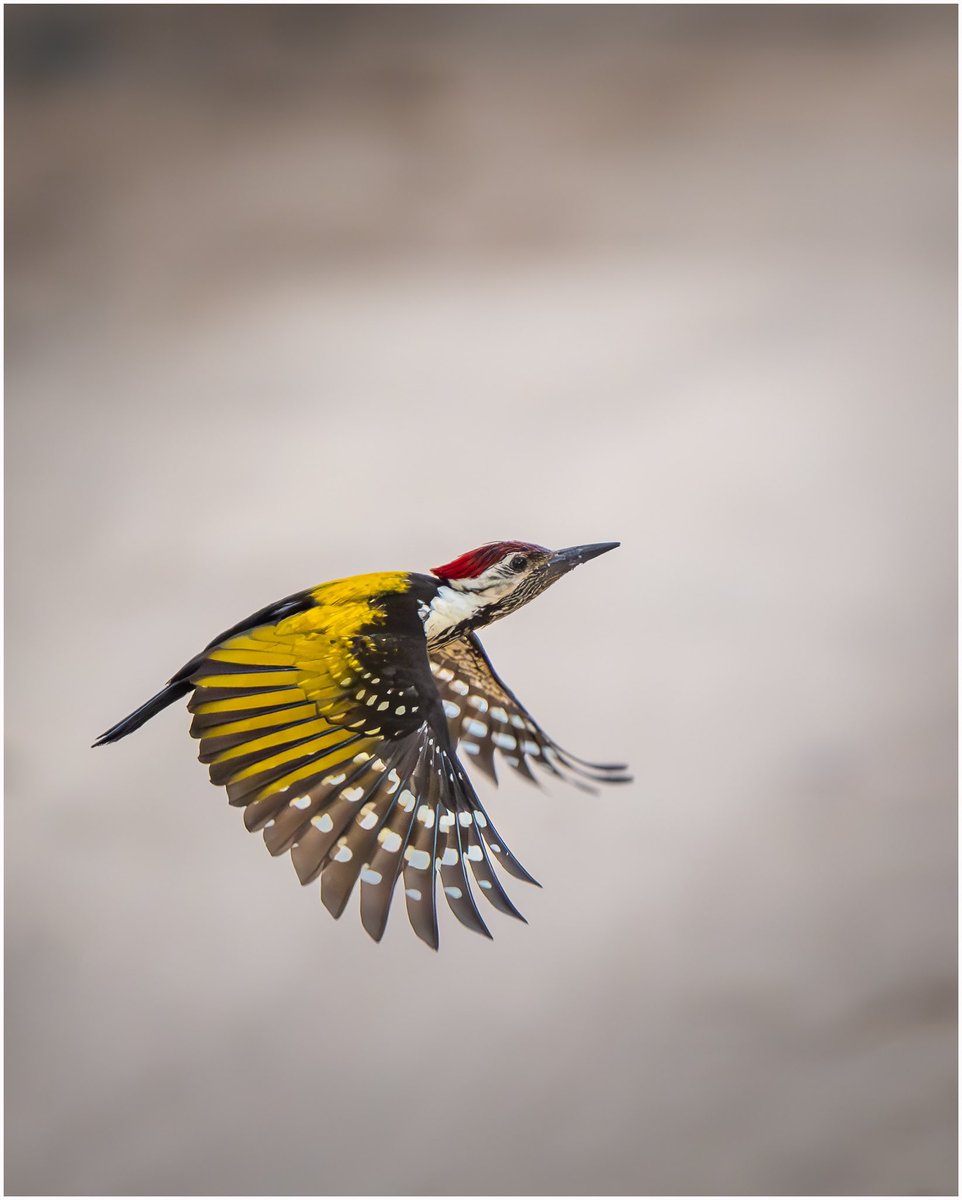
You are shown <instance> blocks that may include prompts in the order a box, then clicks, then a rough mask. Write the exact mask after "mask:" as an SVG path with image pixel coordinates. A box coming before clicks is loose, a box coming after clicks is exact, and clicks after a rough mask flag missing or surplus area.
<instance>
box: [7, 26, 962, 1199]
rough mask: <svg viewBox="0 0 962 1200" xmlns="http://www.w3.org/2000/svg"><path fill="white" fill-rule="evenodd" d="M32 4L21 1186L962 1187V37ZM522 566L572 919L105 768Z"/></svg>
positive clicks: (517, 801) (13, 985) (13, 110)
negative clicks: (328, 855)
mask: <svg viewBox="0 0 962 1200" xmlns="http://www.w3.org/2000/svg"><path fill="white" fill-rule="evenodd" d="M5 16H6V29H7V40H6V54H7V160H6V166H7V175H6V182H7V309H6V318H7V376H6V383H7V392H6V395H7V553H8V558H7V689H6V697H7V705H6V707H7V732H8V743H7V806H6V850H7V854H6V864H7V885H6V886H7V891H6V897H7V907H6V911H7V926H6V928H7V937H6V949H7V990H6V1020H7V1030H6V1032H7V1057H6V1077H7V1091H6V1112H7V1143H6V1147H7V1150H6V1153H7V1179H6V1187H7V1190H8V1191H13V1192H91V1191H92V1192H133V1193H149V1192H158V1191H159V1192H175V1193H176V1192H281V1193H284V1192H307V1193H311V1192H330V1193H343V1192H349V1193H351V1192H354V1193H362V1192H375V1193H384V1192H386V1193H409V1192H427V1193H435V1192H440V1193H443V1192H467V1193H472V1192H495V1193H497V1192H535V1193H538V1192H601V1193H611V1192H614V1193H617V1192H662V1193H664V1192H676V1193H678V1192H681V1193H683V1192H691V1191H694V1192H707V1193H726V1192H767V1193H785V1192H825V1191H827V1192H859V1191H867V1192H873V1193H878V1192H950V1191H954V1190H955V1186H956V1184H955V1163H956V1144H955V1130H956V1105H955V1082H956V1068H955V1062H956V1023H955V1016H956V950H955V945H956V942H955V936H956V919H955V867H956V862H955V859H956V814H955V787H956V779H955V774H956V751H955V738H956V704H955V672H956V635H955V631H956V622H955V605H956V583H955V578H956V562H955V558H956V555H955V539H956V518H955V478H956V462H955V460H956V416H955V395H954V391H955V326H956V303H955V280H956V273H955V272H956V269H955V220H956V216H955V214H956V207H955V206H956V198H955V181H956V164H955V144H956V129H955V124H956V122H955V113H956V100H955V84H956V43H955V30H956V13H955V11H954V9H952V8H950V7H942V8H938V9H933V8H929V9H927V8H911V9H904V8H901V9H900V8H885V9H879V8H864V7H863V8H857V9H835V10H824V9H818V8H808V9H805V10H791V9H781V10H772V9H764V8H754V9H749V10H745V9H729V10H720V9H715V10H713V11H705V10H700V9H692V8H689V9H682V8H678V9H662V8H651V9H621V10H618V11H614V10H605V9H600V8H599V9H594V10H591V11H588V10H584V9H564V10H561V9H544V8H542V9H537V10H533V9H528V10H525V9H507V8H501V9H473V10H472V9H460V10H454V9H448V10H443V9H441V10H439V9H435V10H431V11H423V10H422V11H419V12H414V11H411V10H407V11H405V10H403V9H396V10H393V11H390V12H387V11H379V10H375V9H367V10H357V9H355V10H346V9H344V10H337V11H334V10H323V9H303V8H301V9H297V10H286V11H285V10H274V11H272V12H269V13H268V12H265V11H259V10H256V9H244V10H241V9H231V8H222V9H219V10H216V11H215V10H203V9H188V8H180V9H177V10H163V9H159V10H133V9H123V8H121V9H117V8H114V9H109V10H108V9H102V10H96V9H94V10H86V11H83V10H79V9H73V10H69V11H67V10H56V9H46V10H40V9H32V8H29V7H28V8H13V9H11V8H7V10H6V13H5ZM499 537H521V538H527V539H533V540H535V541H540V542H545V543H548V544H552V545H565V544H570V543H573V542H579V541H595V540H601V539H609V538H620V539H622V541H623V543H624V545H623V548H622V550H620V551H619V552H618V553H617V554H614V555H611V556H609V557H606V558H604V559H601V560H599V561H598V562H596V563H592V564H591V565H590V566H589V567H586V568H584V569H582V570H580V571H578V572H577V573H576V574H575V575H574V576H572V577H571V578H570V579H569V580H566V581H565V583H564V584H563V585H561V586H559V587H557V588H556V589H554V590H553V591H552V592H551V593H550V594H548V595H547V596H545V597H543V598H542V599H540V600H539V601H538V602H537V604H536V605H535V606H534V607H532V608H530V609H527V610H525V611H524V612H523V613H520V614H518V615H517V616H515V617H514V618H512V619H511V620H510V621H507V622H505V623H503V624H502V625H499V626H497V627H495V629H494V630H492V631H491V633H490V634H489V636H488V638H487V642H488V645H489V648H490V649H491V651H492V654H493V656H494V658H495V661H496V663H497V665H498V666H499V668H500V669H501V670H502V671H503V672H504V674H505V675H506V677H507V679H508V680H509V682H511V683H513V684H514V685H515V686H516V687H517V689H518V691H519V692H520V694H521V696H522V697H523V699H525V700H526V701H527V703H528V704H529V705H530V706H531V708H532V709H533V711H534V713H535V714H536V715H537V716H538V717H539V718H540V719H541V720H542V722H543V723H544V724H545V725H546V727H547V728H548V729H549V731H551V732H552V733H554V734H555V735H556V736H557V737H558V738H559V739H560V740H561V741H562V742H563V743H566V744H569V745H570V746H571V747H572V748H573V749H575V750H576V751H578V752H580V753H582V754H585V755H588V756H592V755H596V756H601V757H615V758H617V757H621V756H626V757H627V758H628V759H629V760H630V762H631V764H632V766H633V768H634V770H635V773H636V782H635V784H634V785H633V786H631V787H629V788H625V789H622V790H620V791H617V792H609V793H608V794H605V795H600V796H597V797H595V798H585V797H583V796H581V795H580V794H578V793H577V792H574V791H570V790H564V789H555V790H554V791H553V792H552V793H551V794H547V793H544V794H539V793H537V792H535V791H534V790H533V789H529V788H526V786H525V785H524V784H523V783H521V782H517V783H516V782H515V781H513V780H508V781H506V782H505V784H504V786H503V787H502V789H501V790H500V792H499V793H497V794H492V793H491V792H490V790H489V789H486V791H485V795H486V797H487V798H488V799H489V800H490V805H491V809H492V811H493V814H494V816H495V819H496V820H497V821H498V822H499V823H500V824H501V826H502V827H503V829H504V831H505V833H506V836H508V838H509V840H510V842H511V844H512V845H513V846H514V847H515V848H516V849H517V851H518V853H519V855H520V856H521V858H522V859H523V861H524V862H525V863H526V864H527V865H528V866H529V867H530V868H531V869H532V870H533V871H534V872H535V874H537V875H538V876H539V877H540V879H541V881H542V882H543V884H544V890H543V891H541V892H535V891H534V890H533V889H530V888H525V887H524V886H523V885H515V886H514V887H513V888H512V892H513V894H514V895H515V897H516V899H517V900H518V901H519V903H520V904H521V906H522V907H523V909H524V911H525V913H526V914H527V916H528V918H529V920H530V925H529V926H528V927H527V928H524V927H523V926H521V925H520V924H515V923H512V922H510V921H507V920H504V919H499V918H498V917H497V914H494V917H493V924H494V929H495V932H496V940H495V941H494V943H492V944H485V943H484V942H482V941H481V940H480V939H478V938H475V937H472V936H471V935H470V934H469V933H468V932H466V931H464V930H462V929H461V928H460V927H459V926H457V925H456V924H455V923H454V922H453V920H448V919H447V916H448V914H447V913H445V914H444V918H445V919H444V924H443V928H442V948H441V952H440V954H438V955H433V954H431V953H430V952H429V951H428V950H427V949H425V948H424V947H423V946H422V945H421V944H420V943H418V942H417V941H416V939H415V938H414V936H413V934H412V933H411V932H410V931H409V929H408V928H407V927H406V924H405V922H404V920H403V919H399V914H398V913H395V914H394V919H393V921H392V924H391V927H390V928H389V930H388V935H387V937H386V939H385V942H384V943H383V944H382V945H381V946H375V945H374V944H373V943H371V942H369V941H368V939H367V938H366V936H365V935H364V934H363V932H362V930H361V928H360V924H359V921H358V918H357V912H356V903H355V904H352V906H351V908H350V909H349V911H348V914H346V915H345V917H344V918H343V920H342V921H341V922H340V923H339V924H334V923H333V922H332V921H331V920H330V918H329V917H328V915H327V913H326V912H325V911H324V910H323V909H322V908H321V906H320V904H319V902H318V900H317V899H316V897H315V895H314V894H313V889H312V890H311V891H305V892H301V891H300V890H299V889H298V887H297V884H296V880H295V878H294V875H293V872H292V870H291V868H290V866H289V864H288V863H287V862H286V861H278V862H274V861H271V860H270V859H269V857H268V856H267V854H266V852H265V850H264V848H263V846H262V845H261V844H260V840H259V839H258V838H253V837H250V836H249V835H248V834H246V833H245V831H244V828H243V824H242V821H241V819H240V816H239V815H238V814H237V813H236V812H234V811H232V810H230V809H229V808H228V807H227V805H226V802H225V798H224V796H223V794H222V793H220V792H216V791H214V790H213V789H212V788H211V787H210V785H209V784H208V782H207V780H206V776H205V771H204V770H203V769H202V768H201V767H199V766H198V764H197V763H196V762H195V761H194V752H195V747H194V745H193V744H192V743H191V742H190V741H189V739H188V738H187V735H186V726H187V721H186V719H185V714H184V713H183V711H181V710H180V709H179V708H178V709H177V710H171V711H169V712H167V713H165V714H164V715H163V716H162V717H161V718H159V719H158V720H156V721H155V722H154V723H152V724H151V725H149V726H148V727H146V728H145V729H144V730H142V731H141V732H140V733H139V734H138V735H137V736H136V737H134V738H131V739H130V740H129V741H126V742H124V743H122V744H120V745H118V746H115V747H111V748H109V749H106V750H98V751H97V752H96V753H94V752H92V751H91V750H90V749H89V748H88V747H89V743H90V741H91V740H92V738H93V736H94V735H96V734H97V733H99V732H100V731H101V730H102V729H103V728H105V727H106V726H107V725H108V724H110V723H111V722H113V721H114V720H116V719H118V718H119V717H121V716H122V715H123V714H124V713H125V712H127V711H128V710H129V709H130V708H132V707H133V706H134V705H136V704H137V703H139V702H140V701H141V700H143V699H144V698H145V697H146V696H147V695H148V694H150V693H151V692H152V691H153V690H154V689H155V688H156V687H157V686H158V685H159V684H160V683H161V682H163V680H164V679H165V678H166V677H167V675H168V674H169V673H170V672H171V671H173V670H175V669H176V668H177V667H178V666H179V665H180V664H181V662H182V661H183V660H184V659H185V658H187V657H188V656H189V655H190V654H191V653H193V652H194V651H195V650H196V649H197V648H198V647H199V646H200V645H201V644H202V643H204V642H205V641H206V640H207V639H208V638H209V637H210V636H212V635H213V634H214V633H216V631H217V630H219V629H221V628H223V627H224V626H225V624H228V623H230V622H232V621H233V620H235V619H237V618H239V617H241V616H243V615H244V614H245V613H247V612H250V611H251V610H253V609H254V608H256V607H258V606H260V605H261V604H263V603H265V602H267V601H270V600H272V599H274V598H276V597H278V596H281V595H284V594H285V593H287V592H290V591H293V590H295V589H297V588H300V587H303V586H306V585H309V584H313V583H316V582H319V581H321V580H323V579H326V578H331V577H333V576H337V575H340V574H348V573H353V572H355V571H362V570H370V569H382V568H389V567H412V568H421V569H423V568H426V567H428V566H429V565H431V564H432V563H435V562H438V561H444V560H445V559H447V558H449V557H451V556H452V555H454V554H456V553H458V552H459V551H462V550H465V549H467V548H469V547H471V546H473V545H475V544H477V543H478V542H481V541H486V540H489V539H491V538H499Z"/></svg>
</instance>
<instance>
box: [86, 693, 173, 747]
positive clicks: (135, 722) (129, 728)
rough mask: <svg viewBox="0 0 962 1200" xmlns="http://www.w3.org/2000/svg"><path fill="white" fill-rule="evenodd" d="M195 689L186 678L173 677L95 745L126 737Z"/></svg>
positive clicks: (102, 736) (102, 735)
mask: <svg viewBox="0 0 962 1200" xmlns="http://www.w3.org/2000/svg"><path fill="white" fill-rule="evenodd" d="M193 690H194V685H193V684H192V683H190V682H189V681H188V680H186V679H176V678H175V679H172V680H171V681H170V683H168V684H167V686H166V687H164V688H161V690H160V691H159V692H158V693H157V695H156V696H151V698H150V699H149V700H148V701H147V702H146V704H142V705H141V706H140V708H136V709H134V711H133V712H132V713H131V714H130V716H128V717H124V719H123V720H122V721H118V722H117V724H116V725H112V726H111V727H110V729H108V730H107V732H106V733H102V734H101V735H100V737H99V738H97V740H96V741H95V742H94V745H95V746H106V745H107V743H108V742H118V741H120V739H121V738H122V737H126V736H127V734H128V733H133V732H134V730H135V729H139V728H140V727H141V725H143V723H144V722H145V721H149V720H150V718H151V717H154V716H156V715H157V713H159V712H160V711H161V709H164V708H166V707H167V705H168V704H173V703H174V701H175V700H179V699H180V698H181V696H186V695H187V694H188V693H189V692H192V691H193Z"/></svg>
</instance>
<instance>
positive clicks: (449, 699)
mask: <svg viewBox="0 0 962 1200" xmlns="http://www.w3.org/2000/svg"><path fill="white" fill-rule="evenodd" d="M430 657H431V672H432V674H433V675H434V678H435V681H436V682H437V685H438V691H439V692H440V694H441V700H442V703H443V705H444V713H445V716H446V717H447V721H448V730H449V733H450V735H451V741H452V742H453V744H454V745H456V746H458V748H459V749H460V750H463V751H464V753H465V754H468V755H470V756H471V758H472V759H473V760H474V761H475V762H476V763H477V764H478V766H479V767H480V768H481V769H482V770H483V771H484V772H486V774H488V775H489V776H490V777H491V778H492V779H493V780H494V781H495V783H497V774H496V772H495V765H494V763H495V758H494V752H495V750H497V751H498V752H499V753H500V755H501V756H502V758H503V759H504V760H505V762H507V763H508V764H509V765H510V766H512V767H514V769H515V770H516V771H518V772H519V773H520V774H521V775H523V776H524V777H525V778H526V779H529V780H531V781H532V782H533V783H537V779H536V778H535V776H534V774H533V773H532V771H531V763H537V764H538V765H539V766H541V767H543V768H544V769H545V770H546V771H548V772H549V773H550V774H552V775H555V776H556V777H558V778H559V779H565V780H567V782H569V783H573V784H574V785H575V786H576V787H580V788H582V789H584V790H585V791H589V792H590V791H594V790H595V789H594V788H592V787H591V786H590V783H626V782H628V781H629V780H630V778H631V777H630V776H629V775H625V774H624V771H625V767H624V766H622V765H620V764H610V765H606V764H603V763H589V762H585V761H584V760H583V759H580V758H577V757H576V756H575V755H574V754H569V753H568V751H567V750H562V748H561V747H560V746H559V745H558V743H557V742H556V741H554V740H553V739H552V738H550V737H548V735H547V734H546V733H545V731H544V730H543V729H542V728H541V726H540V725H539V724H538V723H537V721H535V720H534V718H533V717H532V716H531V714H530V713H529V712H528V711H527V709H526V708H525V707H524V705H523V704H522V703H521V701H520V700H519V699H518V698H517V696H516V695H515V694H514V692H512V691H511V689H510V688H509V687H508V686H507V685H506V684H505V683H504V682H503V681H502V680H501V679H500V678H499V677H498V675H497V674H496V672H495V670H494V667H492V666H491V662H490V660H489V658H488V656H487V655H486V654H485V652H484V648H483V647H482V645H481V643H480V641H478V638H477V636H476V635H475V634H474V633H469V634H467V636H465V637H463V638H458V639H457V640H455V641H453V642H448V643H446V644H445V645H443V646H441V647H439V648H438V649H434V650H431V652H430ZM586 781H590V783H589V782H586Z"/></svg>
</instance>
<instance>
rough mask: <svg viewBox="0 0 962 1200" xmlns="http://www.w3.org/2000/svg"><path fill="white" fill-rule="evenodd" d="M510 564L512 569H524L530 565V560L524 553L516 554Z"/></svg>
mask: <svg viewBox="0 0 962 1200" xmlns="http://www.w3.org/2000/svg"><path fill="white" fill-rule="evenodd" d="M508 565H509V566H510V568H511V570H512V571H523V570H524V569H525V567H526V566H527V565H528V560H527V559H526V558H525V556H524V555H523V554H516V555H515V556H514V558H512V560H511V562H510V563H509V564H508Z"/></svg>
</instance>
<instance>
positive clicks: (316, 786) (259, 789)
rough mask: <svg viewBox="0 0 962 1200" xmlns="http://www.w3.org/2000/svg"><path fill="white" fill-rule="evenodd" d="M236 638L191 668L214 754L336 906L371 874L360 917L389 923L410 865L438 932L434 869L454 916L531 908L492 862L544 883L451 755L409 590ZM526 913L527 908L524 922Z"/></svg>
mask: <svg viewBox="0 0 962 1200" xmlns="http://www.w3.org/2000/svg"><path fill="white" fill-rule="evenodd" d="M338 586H339V587H340V591H329V592H328V593H327V595H326V596H325V594H324V590H323V589H319V590H318V591H317V592H315V593H313V595H314V597H315V598H316V600H317V603H316V605H314V606H313V607H310V608H308V609H307V610H306V611H301V612H296V613H294V614H292V615H290V616H287V617H284V618H283V619H282V620H280V621H279V622H277V623H273V624H266V625H262V626H259V627H256V628H252V629H248V630H246V631H243V632H239V633H235V634H234V636H229V637H227V638H226V639H225V640H223V641H221V642H219V643H218V644H217V645H215V646H213V647H210V648H208V650H207V651H205V652H204V654H203V655H201V656H199V657H198V659H197V660H195V662H194V663H192V664H191V665H192V666H193V671H192V673H191V675H190V683H191V684H192V685H193V686H194V692H193V695H192V697H191V700H190V704H189V708H190V710H191V712H192V713H193V723H192V725H191V734H192V735H193V736H194V737H197V738H199V739H200V754H199V757H200V759H201V761H202V762H204V763H207V764H208V765H209V769H210V777H211V780H212V782H213V783H215V784H220V785H223V786H225V787H226V788H227V795H228V798H229V801H230V803H231V804H233V805H237V806H240V807H243V808H244V810H245V811H244V820H245V823H246V825H247V827H248V829H251V830H256V829H262V830H263V833H264V840H265V842H266V843H267V846H268V849H269V850H270V852H271V853H272V854H275V855H277V854H283V853H285V852H286V851H288V850H289V851H290V852H291V857H292V859H293V862H294V866H295V869H296V870H297V874H298V876H299V878H300V880H301V882H302V883H308V882H310V881H311V880H313V879H316V878H317V877H318V875H320V880H321V899H322V901H323V903H324V904H325V906H326V907H327V908H328V909H329V911H330V912H331V913H332V914H333V915H334V916H335V917H337V916H340V914H341V913H342V912H343V910H344V907H345V905H346V904H347V901H348V898H349V896H350V894H351V891H352V890H353V887H354V885H355V883H356V882H358V880H360V892H361V920H362V923H363V925H364V928H365V929H366V930H367V931H368V933H370V934H371V936H372V937H374V938H375V939H378V940H379V939H380V938H381V936H382V934H383V933H384V929H385V925H386V923H387V918H388V913H389V909H390V905H391V900H392V896H393V893H394V889H395V886H396V884H397V883H398V880H399V879H401V877H402V876H403V886H404V892H405V899H406V905H407V912H408V916H409V919H410V921H411V924H412V926H413V927H414V929H415V932H416V933H417V934H418V936H419V937H421V938H422V939H423V940H424V941H426V942H428V944H429V945H431V946H434V947H436V946H437V944H438V925H437V902H436V887H435V876H436V875H437V874H439V875H440V876H441V881H442V886H443V889H444V894H445V897H446V899H447V901H448V903H449V905H450V907H451V909H452V910H453V911H454V914H455V916H457V917H458V919H459V920H460V921H461V922H462V923H463V924H465V925H467V926H469V927H470V928H472V929H474V930H476V931H477V932H479V933H483V934H486V935H487V936H490V934H489V933H488V930H487V928H486V926H485V924H484V922H483V920H482V919H481V916H480V914H479V912H478V909H477V905H476V903H475V897H474V894H473V892H472V888H471V883H470V882H469V878H468V870H467V867H468V865H470V868H471V874H472V876H473V878H474V880H475V882H476V883H477V885H478V887H479V888H480V889H481V891H482V892H483V894H484V895H485V896H486V897H487V899H488V900H489V901H490V902H491V903H492V904H493V905H494V906H495V907H496V908H499V909H501V911H503V912H506V913H509V914H511V915H512V916H517V917H520V914H519V913H518V911H517V909H515V907H514V905H513V904H512V903H511V901H510V899H509V898H508V896H507V894H506V893H505V891H504V889H503V887H502V885H501V883H500V882H499V880H498V878H497V875H496V874H495V872H494V870H493V869H492V862H493V861H498V862H499V863H500V864H501V866H502V867H503V868H504V869H505V870H507V871H508V872H509V873H511V874H513V875H515V876H517V877H518V878H520V879H525V880H527V881H529V882H532V883H533V882H535V881H534V880H533V879H531V876H530V875H528V873H527V872H526V871H525V870H524V868H523V867H522V866H521V864H520V863H519V862H518V861H517V860H516V859H515V858H514V856H513V855H512V854H511V853H510V851H509V850H508V848H507V847H506V846H505V844H504V842H503V841H502V839H501V838H500V837H499V835H498V833H497V831H496V830H495V828H494V826H493V825H492V823H491V821H490V819H489V818H488V816H487V813H486V812H485V811H484V809H483V807H482V806H481V803H480V801H479V799H478V797H477V794H476V793H475V791H474V788H473V787H472V785H471V783H470V781H469V779H468V777H467V773H466V772H465V770H464V768H463V766H462V764H461V763H460V762H459V760H458V757H457V755H456V753H455V751H454V748H453V745H452V743H451V740H450V737H449V735H448V731H447V726H446V723H445V719H444V713H443V709H442V706H441V700H440V697H439V696H438V693H437V688H436V687H435V685H434V681H433V679H432V676H431V672H430V668H429V664H428V658H427V650H426V643H425V639H424V632H423V627H422V624H421V621H420V618H419V617H418V615H417V602H416V598H415V597H414V596H413V595H412V594H410V593H409V594H404V593H401V592H399V593H398V594H395V595H388V596H386V597H382V599H381V600H380V601H379V602H378V605H376V606H371V605H370V603H369V601H368V599H367V597H366V596H365V595H364V592H363V589H358V591H357V595H356V596H354V595H349V594H348V593H346V592H345V590H344V585H343V584H341V585H338ZM522 919H523V918H522Z"/></svg>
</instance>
